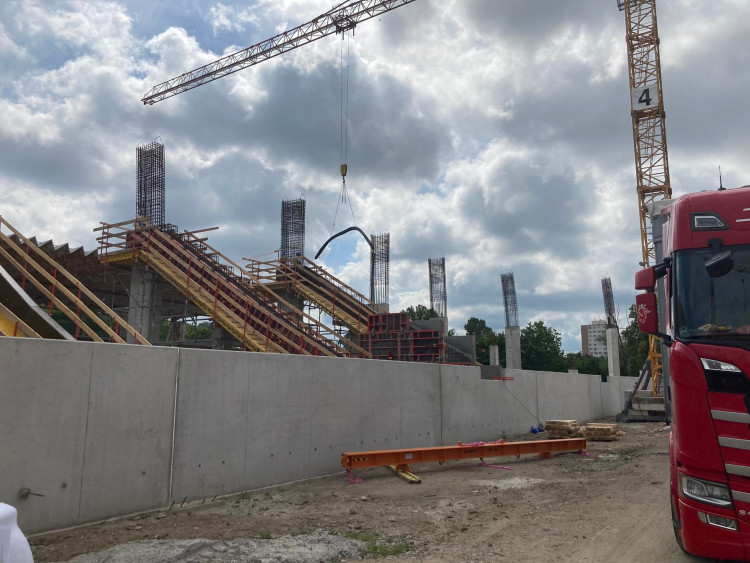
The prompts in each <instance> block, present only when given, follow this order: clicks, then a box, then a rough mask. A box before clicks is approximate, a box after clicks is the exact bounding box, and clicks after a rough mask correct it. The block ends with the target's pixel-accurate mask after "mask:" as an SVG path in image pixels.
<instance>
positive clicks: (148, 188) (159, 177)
mask: <svg viewBox="0 0 750 563" xmlns="http://www.w3.org/2000/svg"><path fill="white" fill-rule="evenodd" d="M135 154H136V183H137V186H138V190H137V195H136V215H137V216H139V217H148V218H149V219H150V222H151V224H152V225H155V226H157V227H163V226H164V225H166V220H165V200H164V194H165V190H164V186H165V172H164V145H163V144H162V143H160V142H158V141H154V142H152V143H148V144H146V143H141V144H140V145H138V146H137V147H136V148H135Z"/></svg>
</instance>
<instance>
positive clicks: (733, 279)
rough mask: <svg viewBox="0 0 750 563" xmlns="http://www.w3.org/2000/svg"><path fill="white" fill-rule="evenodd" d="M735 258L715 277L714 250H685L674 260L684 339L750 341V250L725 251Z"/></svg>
mask: <svg viewBox="0 0 750 563" xmlns="http://www.w3.org/2000/svg"><path fill="white" fill-rule="evenodd" d="M725 249H731V251H732V254H731V258H730V259H728V260H727V261H725V263H724V267H723V268H719V271H718V272H717V271H714V272H713V273H714V275H715V276H716V277H711V276H709V274H708V271H707V270H706V267H705V263H706V260H708V259H710V258H711V257H712V253H711V250H709V249H705V250H685V251H681V252H678V253H677V254H676V256H675V260H674V268H673V275H674V277H673V283H674V296H675V301H674V315H675V329H676V332H677V333H678V334H679V336H680V337H682V338H706V339H719V338H725V337H728V338H732V339H737V337H738V335H744V337H745V338H750V246H748V245H745V246H733V247H725Z"/></svg>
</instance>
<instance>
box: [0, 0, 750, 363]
mask: <svg viewBox="0 0 750 563" xmlns="http://www.w3.org/2000/svg"><path fill="white" fill-rule="evenodd" d="M613 4H614V3H613ZM16 6H18V9H17V10H11V9H9V8H8V6H7V5H6V6H0V16H2V20H1V21H2V24H1V25H0V49H2V50H3V52H4V53H6V54H7V57H6V58H5V59H4V61H3V63H2V64H3V65H5V66H2V67H0V70H3V71H5V74H4V76H3V77H2V79H1V80H0V196H1V199H2V201H3V208H2V209H0V212H1V213H2V214H3V216H4V217H6V218H7V219H8V220H9V221H10V222H11V223H14V224H15V225H16V226H17V227H19V228H20V229H21V230H22V231H23V232H25V233H26V234H29V235H31V234H39V235H40V236H42V237H51V238H54V239H55V241H58V242H65V241H67V242H70V243H71V244H80V243H84V242H85V243H86V245H87V247H88V248H91V247H92V246H93V240H94V235H93V233H91V231H90V229H91V228H93V226H96V224H97V223H98V221H99V220H109V221H118V220H125V219H128V218H130V216H131V215H132V213H133V209H134V207H135V205H134V198H135V193H134V192H135V186H134V183H135V182H134V177H135V174H134V166H135V163H134V160H135V154H134V153H135V151H134V148H135V145H137V144H138V143H139V142H141V141H148V140H151V139H153V138H154V137H156V136H157V135H159V136H161V137H162V138H163V139H164V141H165V143H166V151H167V153H166V154H167V219H168V220H169V221H170V222H173V223H178V224H180V226H181V227H186V228H191V229H195V228H202V227H208V226H213V225H220V226H221V227H222V228H221V230H220V231H218V232H212V233H211V242H212V243H214V244H215V245H216V246H217V247H218V248H219V249H220V250H221V251H222V252H224V253H225V254H227V255H229V256H231V257H233V258H240V257H242V256H256V255H259V254H262V253H265V252H267V251H272V250H274V249H275V248H276V247H277V246H278V241H279V225H278V221H279V219H278V217H279V213H278V210H279V206H280V203H281V200H282V198H284V197H298V196H300V195H304V196H305V197H306V198H307V202H308V215H307V240H308V253H309V254H311V255H312V254H314V252H312V251H311V249H314V248H315V249H316V247H317V245H320V244H322V242H323V241H324V240H325V239H326V238H328V236H329V235H330V231H331V223H332V219H333V214H334V209H335V202H336V196H337V194H338V192H339V190H340V185H341V179H340V177H339V176H338V166H339V164H340V162H339V158H340V157H339V155H340V145H339V126H340V122H339V110H340V99H339V88H340V74H339V57H340V54H341V49H342V42H341V39H340V38H339V37H331V38H327V39H323V40H321V41H317V42H315V43H312V44H310V45H307V46H305V47H303V48H300V49H296V50H294V51H292V52H290V53H286V54H284V55H282V56H280V57H278V58H275V59H274V60H272V61H268V62H264V63H262V64H260V65H258V66H256V67H253V68H249V69H246V70H244V71H242V72H239V73H237V74H234V75H232V76H230V77H226V78H222V79H221V80H219V81H217V82H216V83H215V84H211V85H205V86H202V87H200V88H198V89H196V90H194V91H190V92H187V93H185V94H182V95H180V96H177V97H176V98H171V99H169V100H166V101H164V102H161V103H159V104H157V105H155V106H152V107H144V106H143V105H142V104H141V102H140V97H141V96H142V95H143V93H144V92H146V91H147V90H148V89H149V88H150V87H151V86H153V85H155V84H157V83H159V82H162V81H164V80H166V79H168V78H171V77H174V76H177V75H179V74H181V73H183V72H186V71H189V70H191V69H194V68H196V67H198V66H201V65H204V64H207V63H210V62H212V61H213V60H215V59H216V58H218V57H219V56H221V55H222V54H225V53H227V52H229V51H231V50H233V49H236V47H230V46H227V45H226V44H225V43H224V42H223V41H222V38H230V39H227V42H229V41H231V42H241V41H242V40H243V39H244V37H245V36H247V44H244V43H243V44H242V45H241V47H246V46H247V45H248V44H250V43H256V42H258V41H259V40H261V39H265V38H266V37H269V36H271V35H273V34H274V33H277V32H280V31H283V30H285V29H289V28H290V27H293V26H296V25H298V24H301V23H303V22H304V21H306V20H308V19H312V18H313V17H314V16H315V15H316V14H319V13H322V12H325V11H327V10H328V9H330V8H331V3H330V2H326V1H324V0H314V1H310V0H260V1H258V2H251V1H241V2H236V3H232V4H229V3H227V4H224V3H215V4H213V5H212V6H210V7H208V8H203V9H193V10H184V14H183V13H182V12H180V13H177V12H176V11H174V10H171V11H170V9H169V8H168V7H166V6H162V5H159V4H149V6H148V9H146V7H145V3H144V2H143V1H142V0H127V1H126V0H123V2H117V3H115V2H94V1H88V2H87V1H84V0H71V1H59V2H53V3H50V2H41V1H33V0H28V1H26V2H23V3H20V4H16ZM662 8H663V12H660V19H659V23H660V26H661V35H662V46H663V49H662V64H663V66H664V74H665V77H664V81H665V96H666V105H667V114H668V118H667V131H668V138H669V143H670V146H669V148H670V161H671V164H672V179H673V186H674V187H675V191H676V192H678V193H680V192H686V191H694V190H696V189H703V188H706V187H713V186H715V184H716V183H717V180H718V178H717V168H716V167H717V166H718V165H719V164H721V165H722V168H723V170H724V172H725V175H724V180H725V185H728V186H733V185H737V184H743V183H747V180H746V178H747V176H748V174H750V166H748V164H747V159H746V158H745V156H746V154H747V152H748V150H749V149H750V142H748V141H747V140H746V139H745V138H744V131H745V130H747V126H750V114H748V112H747V111H746V109H745V99H746V91H747V86H749V84H747V81H748V79H747V77H746V76H745V75H743V73H739V72H735V71H734V70H733V69H736V68H741V64H742V63H741V61H742V60H744V59H745V58H746V57H747V55H748V48H747V47H746V46H745V43H744V42H743V41H742V33H744V30H743V28H742V22H744V21H747V18H748V16H750V6H747V5H746V3H744V2H739V1H734V2H730V1H728V0H726V1H722V2H716V3H706V2H694V1H689V0H681V1H680V2H676V3H669V4H668V3H662V4H661V5H660V9H662ZM251 32H252V34H251ZM251 35H252V37H251ZM347 45H348V46H349V47H350V49H351V52H350V70H351V76H350V80H351V81H350V113H349V120H350V121H349V132H350V144H349V164H350V173H349V176H348V177H347V184H348V186H349V189H350V195H351V201H352V206H353V209H354V213H355V215H356V221H357V222H358V225H359V226H360V227H361V228H363V229H364V230H365V231H366V232H368V233H381V232H385V231H388V232H390V234H391V256H392V262H391V287H390V295H391V308H392V310H401V309H403V308H406V307H407V306H409V305H416V304H420V303H421V304H427V302H428V300H429V293H428V286H427V284H428V281H427V264H426V261H427V258H428V257H437V256H445V257H446V263H447V274H448V307H449V317H450V321H451V328H457V329H459V330H460V329H461V328H462V327H463V324H464V323H465V321H466V320H467V319H468V317H470V316H477V317H481V318H485V319H486V320H487V321H488V324H489V325H490V326H493V327H494V328H495V329H496V330H497V329H500V328H502V325H503V322H504V317H503V311H502V305H501V303H502V297H501V294H500V281H499V276H500V273H501V272H503V271H506V270H509V269H512V270H513V271H514V272H515V274H516V286H517V288H518V295H519V313H520V317H521V320H522V324H525V323H526V322H528V321H529V320H537V319H540V320H544V321H545V323H546V324H548V325H551V326H553V327H555V328H557V329H558V330H560V331H561V332H562V334H563V338H564V347H565V348H566V350H572V349H573V348H574V347H575V345H576V344H577V343H578V339H579V338H580V335H579V329H578V325H580V324H582V323H587V322H588V321H590V320H591V319H592V318H597V317H599V316H601V312H600V310H601V309H602V304H601V293H600V291H601V288H600V285H599V280H600V278H601V277H603V276H605V275H611V276H612V281H613V285H614V289H615V298H616V301H617V302H618V303H621V304H622V307H621V308H623V309H626V308H627V305H628V304H629V303H630V302H631V301H632V294H633V293H634V291H633V290H632V289H631V288H632V275H633V272H634V269H635V268H636V264H637V261H638V260H640V240H639V232H638V224H637V209H636V194H635V187H634V184H635V178H634V176H635V175H634V172H633V170H634V165H633V148H632V132H631V130H630V117H629V96H628V91H627V90H628V86H627V77H626V56H625V39H624V23H623V20H622V14H619V13H618V12H617V10H616V9H615V7H614V5H613V6H611V7H608V8H607V10H604V9H603V8H600V2H597V1H594V0H581V2H580V5H579V6H578V9H577V10H570V9H569V8H567V7H565V6H563V5H562V3H560V2H559V0H555V1H551V0H550V1H547V0H544V1H542V0H539V1H538V2H534V3H512V2H511V3H503V2H488V1H482V0H462V2H438V1H436V0H420V1H419V2H414V3H412V4H409V5H407V6H405V7H403V8H399V9H398V10H394V11H393V12H392V13H389V14H386V15H383V16H382V17H379V18H376V19H374V20H372V21H368V22H364V23H363V24H362V25H360V26H359V27H358V28H357V32H356V35H355V36H354V38H348V39H347V42H344V43H343V46H344V48H346V47H347ZM701 77H707V78H706V79H702V78H701ZM717 85H718V87H717ZM717 96H718V98H717ZM713 99H716V100H717V101H716V102H715V103H706V100H713ZM340 211H341V212H342V213H343V217H341V216H340V217H339V219H338V222H337V230H338V228H343V227H344V226H348V225H349V224H350V223H351V219H350V213H349V210H348V208H347V207H344V208H343V210H340ZM323 263H325V264H326V265H327V266H328V267H330V268H331V270H332V271H334V272H335V273H336V274H337V275H340V276H341V277H342V279H343V280H344V281H346V282H348V283H351V284H352V285H353V286H354V287H355V288H356V289H358V290H359V291H361V292H362V293H365V294H367V293H368V287H369V250H368V247H367V245H366V244H365V243H364V242H363V241H361V240H359V239H357V238H356V237H355V236H354V235H352V238H351V239H349V238H347V239H346V240H339V241H337V243H336V245H335V248H334V249H332V250H329V251H327V252H326V254H325V255H324V256H323Z"/></svg>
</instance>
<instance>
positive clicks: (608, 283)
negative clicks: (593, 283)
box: [602, 278, 617, 328]
mask: <svg viewBox="0 0 750 563" xmlns="http://www.w3.org/2000/svg"><path fill="white" fill-rule="evenodd" d="M602 295H603V296H604V315H605V318H606V320H607V327H608V328H611V327H615V326H617V315H615V297H614V294H613V293H612V280H611V279H610V278H602Z"/></svg>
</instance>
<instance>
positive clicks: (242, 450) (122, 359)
mask: <svg viewBox="0 0 750 563" xmlns="http://www.w3.org/2000/svg"><path fill="white" fill-rule="evenodd" d="M506 375H510V376H513V377H515V380H514V381H508V382H500V381H491V380H482V379H481V378H480V370H479V368H478V367H460V366H447V365H446V366H440V365H434V364H412V363H402V362H389V361H374V360H342V359H331V358H320V357H315V358H311V357H301V356H286V355H276V354H253V353H243V352H222V351H210V350H187V349H176V348H156V347H153V348H146V347H140V346H138V347H136V346H127V345H116V344H93V343H78V342H61V341H52V340H29V339H14V338H0V456H2V457H1V459H0V502H6V503H8V504H11V505H13V506H15V507H16V508H18V513H19V523H20V525H21V527H22V529H23V530H24V532H26V533H34V532H40V531H45V530H51V529H56V528H62V527H67V526H74V525H77V524H82V523H85V522H90V521H94V520H98V519H102V518H107V517H111V516H117V515H122V514H128V513H132V512H137V511H142V510H149V509H155V508H159V507H164V506H168V505H169V503H170V502H171V501H172V500H173V499H177V500H178V502H179V501H182V499H184V498H185V497H187V498H188V499H194V498H203V497H213V496H214V495H221V494H227V493H232V492H240V491H245V490H251V489H255V488H259V487H263V486H268V485H274V484H280V483H284V482H288V481H293V480H297V479H304V478H309V477H314V476H319V475H325V474H329V473H334V472H337V471H340V470H341V466H340V456H341V453H342V452H345V451H358V450H374V449H392V448H401V447H420V446H424V447H427V446H438V445H448V444H455V443H457V442H458V441H464V442H467V441H473V440H493V439H497V438H498V437H499V436H500V435H501V434H502V433H503V432H505V433H506V434H507V435H513V434H518V433H523V432H526V431H527V430H528V429H529V427H530V426H531V425H532V424H536V423H537V422H539V421H544V420H545V419H550V418H566V419H578V420H589V419H592V418H600V417H603V416H611V415H614V414H616V413H618V412H619V411H620V410H621V408H622V403H623V399H622V397H623V393H622V391H624V390H627V389H631V388H632V385H633V380H632V379H629V378H611V380H610V381H608V382H607V383H601V382H600V378H599V376H589V375H577V374H561V373H544V372H531V371H521V370H506ZM23 488H29V489H30V490H31V491H32V492H33V493H37V494H41V495H44V496H35V495H30V496H27V497H25V498H20V497H19V496H18V493H19V491H20V490H21V489H23Z"/></svg>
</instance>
